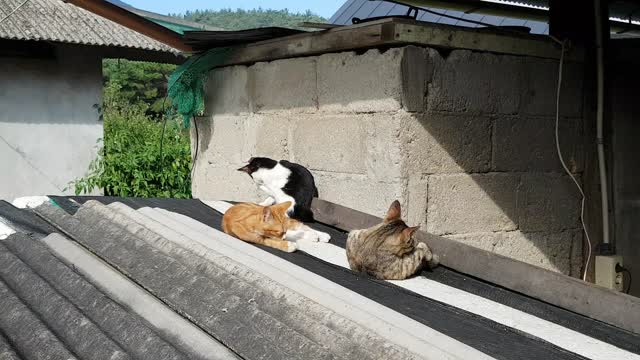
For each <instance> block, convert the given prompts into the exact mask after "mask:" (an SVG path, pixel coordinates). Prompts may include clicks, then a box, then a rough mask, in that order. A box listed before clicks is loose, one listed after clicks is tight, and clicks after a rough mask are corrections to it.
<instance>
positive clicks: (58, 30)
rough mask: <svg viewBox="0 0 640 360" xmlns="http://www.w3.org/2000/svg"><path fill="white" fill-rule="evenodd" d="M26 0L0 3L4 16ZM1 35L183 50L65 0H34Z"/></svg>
mask: <svg viewBox="0 0 640 360" xmlns="http://www.w3.org/2000/svg"><path fill="white" fill-rule="evenodd" d="M21 3H22V0H3V1H2V2H0V16H6V15H8V14H9V13H10V12H11V11H12V10H14V9H16V8H17V7H18V6H19V5H20V4H21ZM0 38H2V39H7V40H35V41H55V42H62V43H70V44H82V45H98V46H115V47H124V48H134V49H142V50H151V51H161V52H168V53H173V54H177V53H179V51H178V50H177V49H174V48H172V47H170V46H168V45H165V44H163V43H161V42H159V41H157V40H154V39H152V38H150V37H148V36H146V35H143V34H141V33H138V32H136V31H134V30H131V29H129V28H127V27H125V26H123V25H120V24H118V23H116V22H114V21H111V20H108V19H106V18H103V17H101V16H98V15H96V14H94V13H92V12H89V11H87V10H84V9H82V8H79V7H76V6H75V5H72V4H69V3H66V2H64V1H62V0H30V1H29V2H27V3H26V4H25V5H24V6H22V7H20V8H19V9H18V10H17V11H16V12H15V13H13V14H12V15H11V16H9V17H8V18H7V19H6V20H5V21H4V22H3V23H2V24H0Z"/></svg>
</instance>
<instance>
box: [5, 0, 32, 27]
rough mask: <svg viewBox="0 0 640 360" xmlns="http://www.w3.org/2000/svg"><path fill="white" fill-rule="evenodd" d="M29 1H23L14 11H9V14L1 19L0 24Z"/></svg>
mask: <svg viewBox="0 0 640 360" xmlns="http://www.w3.org/2000/svg"><path fill="white" fill-rule="evenodd" d="M28 2H29V0H24V1H23V2H22V4H20V5H18V6H17V7H16V8H15V9H13V10H11V12H10V13H9V14H7V15H6V16H5V17H3V18H2V20H0V23H3V22H4V21H5V20H7V19H8V18H9V16H11V15H13V13H15V12H16V11H18V9H20V8H21V7H23V6H24V5H25V4H26V3H28Z"/></svg>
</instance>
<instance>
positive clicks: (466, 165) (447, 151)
mask: <svg viewBox="0 0 640 360" xmlns="http://www.w3.org/2000/svg"><path fill="white" fill-rule="evenodd" d="M400 139H401V140H400V143H401V147H402V154H403V157H404V161H403V166H402V167H403V172H404V173H406V174H415V173H427V174H437V173H455V172H468V173H472V172H485V171H488V170H489V166H490V164H491V120H490V119H489V118H487V117H482V116H462V115H444V114H435V113H427V114H407V115H403V116H402V131H401V137H400Z"/></svg>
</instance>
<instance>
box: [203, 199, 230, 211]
mask: <svg viewBox="0 0 640 360" xmlns="http://www.w3.org/2000/svg"><path fill="white" fill-rule="evenodd" d="M204 203H205V204H207V206H209V207H211V208H213V209H214V210H215V211H217V212H219V213H221V214H224V213H226V212H227V210H229V208H231V207H232V206H233V204H231V203H228V202H226V201H218V200H215V201H205V202H204Z"/></svg>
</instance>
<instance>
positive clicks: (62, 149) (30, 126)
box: [0, 48, 103, 200]
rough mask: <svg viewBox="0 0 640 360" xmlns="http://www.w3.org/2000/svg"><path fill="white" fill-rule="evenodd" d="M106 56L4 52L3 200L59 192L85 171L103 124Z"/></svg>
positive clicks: (0, 105)
mask: <svg viewBox="0 0 640 360" xmlns="http://www.w3.org/2000/svg"><path fill="white" fill-rule="evenodd" d="M101 102H102V66H101V59H100V58H99V57H97V56H95V55H91V52H90V51H86V50H84V51H83V50H77V49H75V50H74V49H68V48H60V49H58V51H57V53H56V56H55V58H47V59H33V58H26V57H0V199H4V200H12V199H14V198H16V197H20V196H28V195H56V194H63V193H72V192H73V189H71V190H70V191H66V192H65V191H63V189H64V188H66V187H67V185H68V183H69V182H70V181H71V180H74V179H76V178H78V177H81V176H83V175H84V174H85V173H86V171H87V169H88V166H89V163H90V162H91V160H93V159H94V158H95V156H96V151H97V148H96V145H97V141H98V139H99V138H101V137H102V134H103V127H102V122H101V120H100V118H99V111H98V106H99V105H100V104H101Z"/></svg>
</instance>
